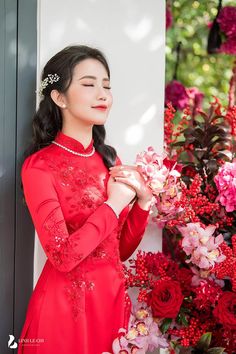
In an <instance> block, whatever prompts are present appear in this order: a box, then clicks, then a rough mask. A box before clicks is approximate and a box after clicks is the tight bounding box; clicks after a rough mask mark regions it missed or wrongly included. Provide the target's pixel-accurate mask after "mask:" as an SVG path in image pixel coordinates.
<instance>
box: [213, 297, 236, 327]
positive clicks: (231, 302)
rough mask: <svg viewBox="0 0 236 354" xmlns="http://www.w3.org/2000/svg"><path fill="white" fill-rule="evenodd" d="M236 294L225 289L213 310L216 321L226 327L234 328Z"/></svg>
mask: <svg viewBox="0 0 236 354" xmlns="http://www.w3.org/2000/svg"><path fill="white" fill-rule="evenodd" d="M235 309H236V294H235V293H233V292H230V291H225V292H224V293H223V295H222V296H221V297H220V299H219V301H218V304H217V306H216V308H215V309H214V311H213V314H214V316H215V317H216V318H217V319H218V321H219V322H220V323H221V324H222V325H224V326H225V327H227V328H230V329H234V330H235V329H236V311H235Z"/></svg>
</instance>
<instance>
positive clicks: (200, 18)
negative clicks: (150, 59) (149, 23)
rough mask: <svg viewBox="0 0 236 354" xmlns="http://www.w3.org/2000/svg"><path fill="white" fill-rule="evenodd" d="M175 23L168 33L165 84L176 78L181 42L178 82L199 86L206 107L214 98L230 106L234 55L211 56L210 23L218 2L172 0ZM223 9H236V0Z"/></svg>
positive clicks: (226, 4)
mask: <svg viewBox="0 0 236 354" xmlns="http://www.w3.org/2000/svg"><path fill="white" fill-rule="evenodd" d="M169 3H170V4H171V9H172V16H173V24H172V27H170V28H169V29H168V30H167V32H166V82H169V81H171V80H172V79H173V75H174V67H175V63H176V47H177V44H178V42H181V43H182V46H181V51H180V62H179V67H178V71H177V80H179V81H180V82H181V83H182V84H183V85H184V86H186V87H193V86H195V87H197V88H198V89H199V90H200V91H201V92H203V93H204V95H205V98H204V102H203V108H207V107H208V106H209V104H208V102H209V101H212V95H214V96H217V97H218V98H219V99H220V101H221V103H222V104H223V105H227V104H228V90H229V80H230V78H231V75H232V66H233V62H234V60H235V56H233V55H226V54H208V53H207V39H208V34H209V27H208V24H209V23H211V22H212V21H213V20H214V18H215V16H216V14H217V6H218V0H202V1H189V0H176V1H174V0H172V1H170V2H169ZM222 5H223V6H236V1H235V0H234V1H229V0H223V3H222Z"/></svg>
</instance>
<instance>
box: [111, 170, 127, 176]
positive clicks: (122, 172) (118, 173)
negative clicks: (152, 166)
mask: <svg viewBox="0 0 236 354" xmlns="http://www.w3.org/2000/svg"><path fill="white" fill-rule="evenodd" d="M109 173H110V175H111V176H112V177H131V176H132V173H131V172H129V171H119V170H118V171H110V172H109Z"/></svg>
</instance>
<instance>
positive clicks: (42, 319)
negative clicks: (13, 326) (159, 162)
mask: <svg viewBox="0 0 236 354" xmlns="http://www.w3.org/2000/svg"><path fill="white" fill-rule="evenodd" d="M55 141H56V142H58V143H59V144H62V145H63V146H66V147H67V148H69V149H72V150H74V151H77V152H80V153H82V154H88V153H90V152H91V151H92V148H93V140H91V143H90V145H89V146H88V147H87V148H86V149H84V147H83V145H82V144H81V143H80V142H79V141H77V140H75V139H73V138H71V137H69V136H67V135H65V134H64V133H62V132H61V131H60V132H59V133H58V134H57V136H56V138H55ZM118 163H120V161H119V159H118V158H117V164H118ZM108 179H109V171H108V169H107V167H106V166H105V165H104V162H103V160H102V157H101V155H100V154H99V153H98V152H97V151H96V152H95V153H94V154H93V155H92V156H90V157H87V158H85V157H80V156H77V155H73V154H72V153H70V152H68V151H66V150H64V149H62V148H61V147H59V146H57V145H55V144H51V145H49V146H47V147H45V148H43V149H41V150H40V151H38V152H36V153H34V154H32V155H31V156H29V157H27V158H26V160H25V161H24V164H23V166H22V181H23V187H24V194H25V199H26V203H27V206H28V208H29V211H30V214H31V216H32V220H33V223H34V226H35V229H36V231H37V234H38V236H39V239H40V242H41V244H42V247H43V249H44V251H45V253H46V256H47V261H46V263H45V266H44V268H43V270H42V273H41V275H40V277H39V280H38V282H37V284H36V287H35V289H34V291H33V294H32V296H31V299H30V303H29V306H28V310H27V315H26V320H25V323H24V326H23V329H22V333H21V337H20V342H26V341H27V339H34V340H37V341H38V343H37V344H33V343H32V344H30V345H29V344H26V343H25V344H24V343H23V344H22V343H20V344H19V349H18V354H101V353H102V352H109V351H110V352H111V351H112V341H113V340H114V339H115V338H116V337H117V334H118V330H119V328H121V327H127V324H128V320H129V315H130V310H131V303H130V299H129V296H128V294H127V293H126V290H125V280H124V274H123V268H122V261H125V260H127V259H128V258H129V257H130V256H131V255H132V253H133V252H134V250H135V249H136V248H137V246H138V244H139V243H140V241H141V238H142V235H143V233H144V231H145V227H146V225H147V221H148V215H149V211H146V210H143V209H142V208H141V207H140V206H139V205H138V203H137V201H136V202H135V203H134V204H133V206H132V208H131V210H130V208H129V206H127V207H125V208H124V209H123V210H122V212H121V214H120V216H119V219H118V218H117V217H116V215H115V213H114V212H113V210H112V209H111V208H110V207H109V206H108V205H106V204H104V201H106V200H107V193H106V185H107V181H108Z"/></svg>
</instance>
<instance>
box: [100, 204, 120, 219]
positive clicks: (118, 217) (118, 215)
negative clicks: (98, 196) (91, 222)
mask: <svg viewBox="0 0 236 354" xmlns="http://www.w3.org/2000/svg"><path fill="white" fill-rule="evenodd" d="M104 204H106V205H108V206H109V207H110V208H111V209H112V211H113V212H114V214H115V216H116V217H117V219H119V215H118V214H117V212H116V211H115V210H114V209H113V207H112V206H111V204H110V203H108V202H107V201H106V202H104Z"/></svg>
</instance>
